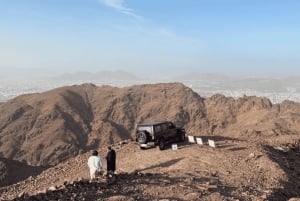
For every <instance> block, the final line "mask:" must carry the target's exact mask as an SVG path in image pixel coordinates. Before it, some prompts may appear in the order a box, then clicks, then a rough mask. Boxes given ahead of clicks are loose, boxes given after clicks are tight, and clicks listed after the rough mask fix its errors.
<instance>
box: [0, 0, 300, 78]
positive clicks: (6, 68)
mask: <svg viewBox="0 0 300 201" xmlns="http://www.w3.org/2000/svg"><path fill="white" fill-rule="evenodd" d="M28 69H31V70H34V72H38V73H41V72H46V73H48V72H49V73H50V72H55V73H65V72H74V71H83V70H85V71H90V72H96V71H100V70H126V71H128V72H137V73H141V72H147V73H151V72H155V70H162V71H163V72H167V70H169V71H174V72H176V73H182V72H183V71H199V72H225V73H227V74H231V73H233V74H240V73H242V74H287V75H289V74H300V1H299V0H0V70H1V72H2V73H3V74H4V73H6V72H24V71H27V70H28ZM1 72H0V74H1Z"/></svg>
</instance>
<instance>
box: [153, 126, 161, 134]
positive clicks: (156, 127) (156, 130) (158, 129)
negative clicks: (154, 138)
mask: <svg viewBox="0 0 300 201" xmlns="http://www.w3.org/2000/svg"><path fill="white" fill-rule="evenodd" d="M154 132H155V133H159V132H161V128H160V125H156V126H154Z"/></svg>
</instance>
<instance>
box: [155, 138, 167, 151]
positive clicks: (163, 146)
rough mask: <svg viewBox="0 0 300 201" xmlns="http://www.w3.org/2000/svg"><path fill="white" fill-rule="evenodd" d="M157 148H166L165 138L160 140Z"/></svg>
mask: <svg viewBox="0 0 300 201" xmlns="http://www.w3.org/2000/svg"><path fill="white" fill-rule="evenodd" d="M157 146H158V148H159V150H164V149H165V148H166V143H165V140H164V138H160V139H159V140H158V143H157Z"/></svg>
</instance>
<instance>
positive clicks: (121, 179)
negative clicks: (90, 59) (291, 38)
mask: <svg viewBox="0 0 300 201" xmlns="http://www.w3.org/2000/svg"><path fill="white" fill-rule="evenodd" d="M0 112H1V116H0V156H1V157H0V172H1V174H0V175H1V177H0V187H1V188H0V200H288V199H291V200H292V199H293V200H295V199H297V197H300V194H299V192H300V182H299V176H300V172H299V170H300V163H299V158H300V152H299V143H300V135H299V131H300V124H299V122H300V104H299V103H296V102H291V101H284V102H282V103H278V104H272V102H271V101H270V100H268V99H267V98H262V97H255V96H243V97H240V98H237V99H234V98H231V97H225V96H223V95H221V94H216V95H213V96H211V97H206V98H204V97H201V96H200V95H199V94H197V93H195V92H194V91H193V90H191V89H190V88H188V87H186V86H185V85H183V84H181V83H160V84H147V85H136V86H131V87H125V88H116V87H111V86H95V85H92V84H83V85H74V86H66V87H61V88H56V89H53V90H50V91H47V92H43V93H38V94H26V95H22V96H19V97H16V98H14V99H11V100H10V101H8V102H4V103H1V104H0ZM154 120H171V121H173V122H175V123H176V124H177V125H180V126H183V127H184V128H185V129H186V131H187V135H188V136H192V137H193V138H195V139H196V138H201V139H202V141H203V145H200V144H197V143H196V142H188V141H186V142H181V143H178V149H177V150H172V148H171V146H170V147H169V148H167V150H164V151H160V150H158V149H155V148H152V149H151V148H150V149H147V150H140V149H139V148H138V146H137V145H136V144H135V141H134V140H135V126H136V124H137V123H140V122H147V121H154ZM209 140H213V141H214V143H215V145H216V146H215V147H211V146H209V144H208V141H209ZM108 144H111V145H112V146H113V148H115V150H116V151H117V175H116V177H115V180H114V181H110V180H109V179H107V178H106V177H105V176H102V177H100V178H99V179H98V180H97V181H94V182H90V181H89V175H88V169H87V164H86V162H87V158H88V157H89V155H90V151H91V150H93V149H96V150H98V151H99V153H100V156H101V157H102V158H103V162H104V164H105V159H104V156H105V148H106V146H107V145H108Z"/></svg>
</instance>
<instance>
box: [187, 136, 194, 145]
mask: <svg viewBox="0 0 300 201" xmlns="http://www.w3.org/2000/svg"><path fill="white" fill-rule="evenodd" d="M188 139H189V142H190V143H195V138H194V136H190V135H189V136H188Z"/></svg>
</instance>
